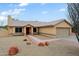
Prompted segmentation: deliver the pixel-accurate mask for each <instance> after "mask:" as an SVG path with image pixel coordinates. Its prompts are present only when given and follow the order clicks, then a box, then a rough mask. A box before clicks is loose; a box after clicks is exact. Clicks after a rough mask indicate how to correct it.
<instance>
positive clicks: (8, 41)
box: [0, 36, 79, 56]
mask: <svg viewBox="0 0 79 59" xmlns="http://www.w3.org/2000/svg"><path fill="white" fill-rule="evenodd" d="M25 38H27V37H25V36H12V37H0V55H2V56H8V48H9V47H10V46H17V47H18V48H19V50H20V51H19V53H18V54H17V56H79V44H78V43H77V42H73V41H68V40H54V41H53V42H51V43H50V44H49V46H48V47H47V46H45V47H39V46H36V45H33V44H31V45H27V44H26V42H25V41H23V40H24V39H25ZM49 39H50V38H49Z"/></svg>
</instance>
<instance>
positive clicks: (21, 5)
mask: <svg viewBox="0 0 79 59" xmlns="http://www.w3.org/2000/svg"><path fill="white" fill-rule="evenodd" d="M28 5H29V4H28V3H20V4H19V5H18V6H20V7H23V6H28Z"/></svg>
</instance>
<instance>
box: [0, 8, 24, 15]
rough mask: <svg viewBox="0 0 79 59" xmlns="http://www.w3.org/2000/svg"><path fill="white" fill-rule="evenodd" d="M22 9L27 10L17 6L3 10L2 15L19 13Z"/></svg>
mask: <svg viewBox="0 0 79 59" xmlns="http://www.w3.org/2000/svg"><path fill="white" fill-rule="evenodd" d="M22 11H25V9H22V8H15V9H11V10H7V11H2V12H1V14H0V15H3V16H6V15H19V14H20V13H21V12H22Z"/></svg>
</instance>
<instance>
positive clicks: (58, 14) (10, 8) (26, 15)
mask: <svg viewBox="0 0 79 59" xmlns="http://www.w3.org/2000/svg"><path fill="white" fill-rule="evenodd" d="M66 8H67V5H66V4H64V3H4V4H3V3H2V4H0V25H6V24H7V16H8V15H11V16H12V17H14V18H15V19H19V20H23V21H43V22H49V21H53V20H58V19H62V18H64V19H66V18H67V11H66Z"/></svg>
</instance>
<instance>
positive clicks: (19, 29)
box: [15, 27, 23, 33]
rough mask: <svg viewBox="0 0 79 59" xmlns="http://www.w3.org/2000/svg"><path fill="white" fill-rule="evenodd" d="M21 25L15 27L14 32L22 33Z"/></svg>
mask: <svg viewBox="0 0 79 59" xmlns="http://www.w3.org/2000/svg"><path fill="white" fill-rule="evenodd" d="M22 30H23V29H22V27H15V33H22Z"/></svg>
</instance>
